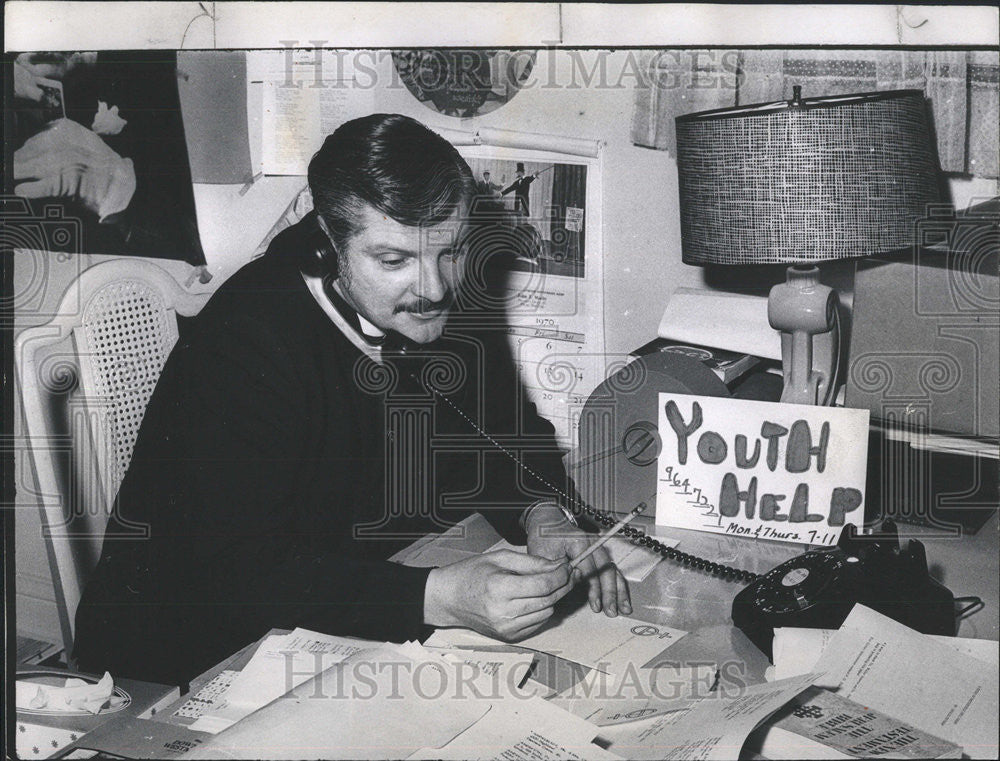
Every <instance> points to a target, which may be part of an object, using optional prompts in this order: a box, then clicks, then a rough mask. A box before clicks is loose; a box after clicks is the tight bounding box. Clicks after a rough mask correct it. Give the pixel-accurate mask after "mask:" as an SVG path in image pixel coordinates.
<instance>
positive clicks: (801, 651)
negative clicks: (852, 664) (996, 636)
mask: <svg viewBox="0 0 1000 761" xmlns="http://www.w3.org/2000/svg"><path fill="white" fill-rule="evenodd" d="M836 633H837V630H836V629H804V628H797V627H790V626H784V627H778V628H777V629H775V630H774V644H773V646H772V650H773V655H774V657H773V660H774V678H775V679H788V678H789V677H792V676H798V675H799V674H807V673H809V672H810V671H813V670H815V667H816V663H817V662H818V661H819V658H820V656H821V655H822V654H823V650H824V649H826V646H827V643H829V641H830V640H831V639H832V638H833V636H834V635H835V634H836ZM924 636H926V637H930V638H931V639H933V640H934V641H935V642H940V643H941V644H942V645H945V646H947V647H950V648H951V649H952V650H954V651H955V652H957V653H962V654H963V655H967V656H969V657H970V658H975V659H976V660H979V661H982V662H983V663H984V664H988V665H990V666H993V667H994V668H996V667H997V666H998V665H1000V642H996V641H995V640H990V639H969V638H967V637H944V636H940V635H937V634H926V635H924Z"/></svg>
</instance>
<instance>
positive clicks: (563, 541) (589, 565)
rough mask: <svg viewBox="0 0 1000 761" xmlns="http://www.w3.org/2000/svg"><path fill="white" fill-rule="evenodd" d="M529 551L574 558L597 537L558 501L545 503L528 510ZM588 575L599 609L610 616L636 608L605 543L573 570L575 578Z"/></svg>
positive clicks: (592, 601)
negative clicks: (571, 518) (576, 522)
mask: <svg viewBox="0 0 1000 761" xmlns="http://www.w3.org/2000/svg"><path fill="white" fill-rule="evenodd" d="M525 529H526V530H527V532H528V553H529V554H531V555H539V556H541V557H544V558H550V559H552V560H560V559H563V558H566V559H568V560H572V559H573V558H575V557H576V556H577V555H580V554H582V553H583V552H584V551H585V550H586V549H587V548H588V547H589V546H590V544H591V542H592V541H594V537H593V535H592V534H588V533H586V532H584V531H581V530H580V529H579V528H577V527H576V526H574V525H573V524H572V523H570V522H569V521H568V520H566V516H565V515H563V512H562V510H560V509H559V506H558V505H555V504H542V505H538V506H537V507H534V508H532V510H531V511H530V512H529V513H528V518H527V523H526V525H525ZM580 579H586V580H587V583H588V584H589V586H590V592H589V595H588V597H589V599H590V607H591V609H593V611H594V612H595V613H597V612H599V611H601V610H604V613H605V614H606V615H608V616H617V615H618V612H619V611H621V612H622V613H625V614H626V615H628V614H629V613H631V612H632V602H631V600H630V599H629V594H628V584H627V583H626V581H625V577H624V576H622V575H621V572H620V571H619V570H618V569H617V568H616V567H615V565H614V563H612V562H611V556H610V555H608V551H607V550H606V549H605V548H604V547H601V548H600V549H599V550H597V551H596V552H595V553H594V554H593V555H591V556H590V557H589V558H587V559H586V560H584V561H583V563H581V564H580V566H579V567H578V568H577V569H576V570H575V571H574V572H573V580H574V581H578V580H580Z"/></svg>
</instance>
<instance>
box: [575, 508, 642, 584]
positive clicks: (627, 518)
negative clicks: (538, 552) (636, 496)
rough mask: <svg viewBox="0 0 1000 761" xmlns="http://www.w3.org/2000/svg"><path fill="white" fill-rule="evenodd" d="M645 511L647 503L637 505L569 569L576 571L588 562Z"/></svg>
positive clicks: (577, 558)
mask: <svg viewBox="0 0 1000 761" xmlns="http://www.w3.org/2000/svg"><path fill="white" fill-rule="evenodd" d="M645 509H646V503H645V502H640V503H639V504H638V505H636V506H635V507H633V508H632V510H631V512H629V514H628V515H626V516H625V517H624V518H622V519H621V520H620V521H618V523H616V524H615V525H614V526H612V527H611V528H609V529H608V530H607V531H605V532H604V533H603V534H601V535H600V537H598V539H597V541H596V542H594V543H593V544H592V545H590V547H588V548H587V549H586V550H585V551H583V552H581V553H580V554H579V555H577V556H576V557H575V558H573V559H572V560H571V561H570V562H569V567H570V568H573V569H575V568H576V567H577V566H578V565H580V563H582V562H583V561H584V560H586V559H587V558H589V557H590V556H591V555H593V554H594V553H595V552H597V551H598V550H599V549H600V548H601V547H603V546H604V545H605V544H607V543H608V542H609V541H611V537H613V536H614V535H615V534H617V533H618V531H619V530H620V529H621V527H622V526H624V525H625V524H626V523H628V522H629V521H631V520H632V519H633V518H635V517H636V516H637V515H638V514H639V513H641V512H642V511H643V510H645Z"/></svg>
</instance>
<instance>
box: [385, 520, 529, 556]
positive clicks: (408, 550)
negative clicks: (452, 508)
mask: <svg viewBox="0 0 1000 761" xmlns="http://www.w3.org/2000/svg"><path fill="white" fill-rule="evenodd" d="M498 540H499V541H503V540H500V534H498V533H497V531H496V529H494V528H493V526H492V525H491V524H490V522H489V521H488V520H486V518H484V517H483V515H482V514H481V513H473V514H472V515H470V516H469V517H468V518H466V519H465V520H463V521H461V522H459V523H456V524H455V525H454V526H452V527H451V528H449V529H448V530H447V531H443V532H442V533H440V534H428V535H427V536H424V537H421V538H420V539H418V540H417V541H415V542H414V543H413V544H411V545H410V546H409V547H404V548H403V549H402V550H400V551H399V552H397V553H396V554H395V555H393V556H392V557H390V558H389V560H391V561H393V562H394V563H400V564H401V565H406V566H411V567H413V568H440V567H441V566H445V565H449V564H451V563H457V562H458V561H460V560H466V559H468V558H471V557H475V556H477V555H480V554H482V553H483V552H487V551H489V550H491V549H493V547H492V546H493V545H496V544H499V542H498ZM506 546H507V547H509V548H510V549H513V550H517V551H521V552H523V551H524V548H523V547H520V548H519V547H515V546H514V545H506Z"/></svg>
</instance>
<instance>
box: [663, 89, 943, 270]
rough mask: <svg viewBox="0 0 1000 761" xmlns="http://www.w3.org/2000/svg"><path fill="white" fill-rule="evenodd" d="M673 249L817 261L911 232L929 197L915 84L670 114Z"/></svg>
mask: <svg viewBox="0 0 1000 761" xmlns="http://www.w3.org/2000/svg"><path fill="white" fill-rule="evenodd" d="M676 123H677V169H678V175H679V179H680V202H681V233H682V242H683V259H684V261H685V262H687V263H688V264H767V263H795V262H819V261H824V260H828V259H846V258H853V257H862V256H871V255H875V254H879V253H884V252H887V251H893V250H896V249H900V248H904V247H906V246H908V245H910V244H911V243H912V242H913V237H914V222H915V220H917V219H919V218H920V217H922V216H924V214H925V213H926V211H925V209H926V204H928V203H933V202H936V201H939V200H940V197H939V186H938V175H937V154H936V151H935V148H934V144H933V140H932V137H931V131H930V126H929V124H928V120H927V112H926V106H925V103H924V96H923V93H922V92H920V91H919V90H894V91H886V92H874V93H861V94H858V95H842V96H834V97H825V98H802V99H798V100H794V101H787V102H786V101H780V102H777V103H770V104H763V105H756V106H743V107H738V108H727V109H718V110H714V111H703V112H700V113H696V114H687V115H685V116H680V117H678V118H677V120H676Z"/></svg>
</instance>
